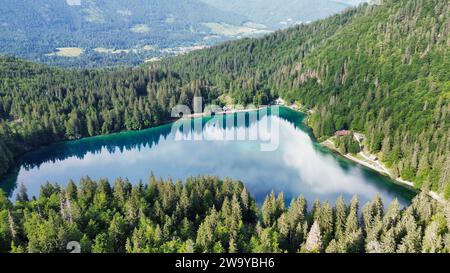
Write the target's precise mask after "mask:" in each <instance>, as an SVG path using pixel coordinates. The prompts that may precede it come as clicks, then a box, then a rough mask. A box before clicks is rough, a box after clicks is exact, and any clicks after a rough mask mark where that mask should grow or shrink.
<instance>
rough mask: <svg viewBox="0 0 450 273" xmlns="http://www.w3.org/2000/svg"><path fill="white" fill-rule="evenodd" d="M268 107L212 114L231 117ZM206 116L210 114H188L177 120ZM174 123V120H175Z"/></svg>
mask: <svg viewBox="0 0 450 273" xmlns="http://www.w3.org/2000/svg"><path fill="white" fill-rule="evenodd" d="M269 107H270V106H267V105H264V106H260V107H258V108H249V109H233V108H231V109H230V110H228V111H220V112H213V113H214V115H231V114H236V113H248V112H253V111H259V110H263V109H266V108H269ZM207 116H212V115H211V113H205V112H201V113H194V114H189V115H186V116H184V115H183V116H182V117H180V118H179V119H177V120H180V119H192V118H201V117H207ZM175 121H176V120H175Z"/></svg>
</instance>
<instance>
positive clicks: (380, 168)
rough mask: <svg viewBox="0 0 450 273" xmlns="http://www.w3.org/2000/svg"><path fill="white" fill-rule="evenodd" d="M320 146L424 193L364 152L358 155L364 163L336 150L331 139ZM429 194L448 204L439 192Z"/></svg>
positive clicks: (399, 183)
mask: <svg viewBox="0 0 450 273" xmlns="http://www.w3.org/2000/svg"><path fill="white" fill-rule="evenodd" d="M319 144H320V145H321V146H322V147H325V148H327V149H329V150H332V151H334V152H336V153H337V154H338V155H340V156H342V157H344V158H346V159H348V160H350V161H352V162H354V163H356V164H359V165H362V166H364V167H366V168H369V169H371V170H373V171H376V172H377V173H379V174H381V175H386V176H388V177H389V178H391V180H392V181H393V183H395V184H398V185H401V186H403V187H407V188H410V189H412V190H414V191H417V192H422V190H420V189H417V188H415V187H414V183H413V182H411V181H407V180H404V179H402V178H401V177H397V178H393V177H392V174H391V172H390V171H389V169H388V168H386V167H385V166H384V165H383V164H382V163H381V162H378V161H375V160H372V159H370V158H369V156H367V155H366V154H364V152H359V153H358V154H357V155H360V156H361V157H363V158H364V160H366V161H364V160H362V159H359V158H357V157H356V156H354V155H352V154H343V153H341V152H340V151H339V150H338V149H337V148H336V146H335V145H334V142H333V141H332V140H330V139H327V140H325V141H323V142H321V143H319ZM427 194H428V196H430V197H431V198H433V199H434V200H436V201H438V202H439V203H442V204H445V203H446V201H445V199H444V198H443V197H442V196H441V195H439V194H438V193H437V192H434V191H429V192H427Z"/></svg>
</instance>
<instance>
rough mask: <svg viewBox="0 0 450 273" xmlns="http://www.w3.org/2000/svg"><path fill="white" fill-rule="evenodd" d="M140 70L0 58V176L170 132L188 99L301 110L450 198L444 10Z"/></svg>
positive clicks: (277, 37)
mask: <svg viewBox="0 0 450 273" xmlns="http://www.w3.org/2000/svg"><path fill="white" fill-rule="evenodd" d="M383 2H384V4H383V5H381V6H369V5H364V6H361V7H359V8H355V9H351V10H349V11H346V12H344V13H342V14H339V15H335V16H332V17H330V18H328V19H325V20H320V21H317V22H313V23H311V24H303V25H299V26H296V27H294V28H291V29H288V30H285V31H278V32H276V33H274V34H270V35H267V36H265V37H263V38H259V39H244V40H240V41H235V42H228V43H225V44H223V45H220V46H216V47H213V48H210V49H207V50H201V51H196V52H193V53H190V54H187V55H184V56H180V57H175V58H170V59H167V60H164V61H162V62H160V63H155V64H152V65H151V66H150V67H139V68H117V69H97V70H62V69H57V68H51V67H46V66H42V65H38V64H34V63H30V62H25V61H21V60H18V59H15V58H11V57H0V118H1V120H0V174H4V173H6V172H7V171H8V169H9V168H10V167H11V166H12V165H13V163H14V161H15V160H17V157H18V156H20V155H21V154H22V153H24V152H26V151H29V150H31V149H34V148H36V147H39V146H41V145H45V144H48V143H53V142H56V141H61V140H67V139H77V138H81V137H86V136H94V135H99V134H108V133H112V132H117V131H121V130H139V129H142V128H146V127H150V126H155V125H158V124H161V123H163V122H166V121H168V120H170V115H169V113H170V109H171V108H172V107H173V106H174V105H176V104H187V105H190V104H191V101H192V98H193V97H194V96H203V98H204V100H205V101H206V102H217V100H218V98H219V97H220V96H221V95H223V94H228V95H230V96H231V97H232V98H233V100H234V102H235V103H242V104H248V103H254V104H267V103H269V102H271V101H272V100H273V99H274V98H277V97H278V96H281V97H282V98H284V99H286V100H288V101H290V102H294V101H295V102H297V103H301V104H302V105H304V106H305V107H307V108H309V109H312V112H313V114H312V116H311V118H310V123H311V126H312V128H313V131H314V133H315V135H316V136H317V137H318V138H319V139H324V138H326V137H329V136H331V135H333V134H334V132H335V131H336V130H340V129H349V130H355V131H360V132H363V133H364V134H365V135H366V136H367V141H366V145H365V148H366V149H368V150H369V151H370V152H372V153H377V154H379V156H380V158H381V159H382V160H383V161H384V162H385V163H386V164H387V165H388V166H389V167H390V168H392V170H393V173H394V176H400V177H402V178H404V179H407V180H411V181H413V182H414V183H415V186H416V187H417V188H425V189H432V190H435V191H438V192H443V193H444V194H445V195H446V197H447V198H449V197H450V116H449V115H450V103H449V101H450V69H449V68H450V56H449V48H450V16H449V15H450V5H449V3H448V1H447V0H396V1H394V0H386V1H383Z"/></svg>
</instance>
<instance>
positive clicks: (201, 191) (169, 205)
mask: <svg viewBox="0 0 450 273" xmlns="http://www.w3.org/2000/svg"><path fill="white" fill-rule="evenodd" d="M79 185H80V186H78V187H77V186H76V185H75V183H73V182H71V183H69V185H68V186H67V188H65V189H63V188H61V187H59V186H58V185H52V184H47V185H45V186H42V188H41V194H40V196H39V197H38V198H37V199H31V198H30V197H29V196H28V195H27V193H26V189H25V188H23V187H21V189H20V191H19V194H18V196H17V201H16V203H15V204H14V205H13V204H12V203H11V202H10V201H9V200H8V198H7V197H6V196H5V195H4V193H3V192H2V191H1V190H0V252H33V253H36V252H43V253H49V252H66V251H67V244H68V242H71V241H76V242H79V243H80V246H81V252H83V253H88V252H95V253H117V252H119V253H123V252H127V253H161V252H163V253H173V252H181V253H190V252H200V253H202V252H205V253H224V252H231V253H239V252H246V253H248V252H255V253H281V252H294V253H295V252H327V253H336V252H338V253H342V252H344V253H345V252H371V253H395V252H399V253H418V252H431V253H435V252H446V253H448V252H450V233H449V230H450V208H449V207H448V206H447V207H444V206H443V205H440V204H439V205H438V204H437V203H436V201H434V200H430V199H429V198H428V197H427V196H426V194H421V195H419V196H417V197H416V198H415V199H414V201H413V202H412V204H411V206H409V207H407V208H404V209H402V208H401V207H400V205H399V203H398V202H397V201H394V202H393V203H392V204H390V205H387V209H385V208H384V205H383V203H382V201H381V199H380V198H379V197H375V198H374V199H373V201H371V202H370V203H368V204H366V205H365V206H364V207H363V208H362V209H361V210H360V207H359V206H360V204H359V202H358V199H357V198H356V197H355V198H353V199H352V200H351V202H350V203H349V204H347V203H346V202H345V201H344V199H343V198H339V199H338V200H337V201H336V204H335V205H334V206H332V205H331V204H330V203H328V202H324V203H321V202H319V201H315V202H314V203H313V204H307V202H306V200H305V199H304V198H303V197H301V196H300V197H298V198H296V199H293V200H292V202H291V203H290V205H289V208H287V206H286V204H285V201H284V198H283V195H282V194H280V195H278V196H276V195H275V194H274V193H271V194H270V195H269V196H267V198H266V200H265V201H264V204H263V206H262V208H261V210H260V209H258V207H257V206H256V204H255V201H254V199H253V198H252V197H251V196H250V195H249V193H248V191H247V190H246V188H245V187H244V186H243V184H242V183H241V182H238V181H231V180H225V181H221V180H219V179H218V178H215V177H196V178H190V179H188V180H187V181H186V182H185V183H182V182H181V181H179V182H176V183H174V182H173V181H171V180H167V181H162V180H157V179H155V177H153V176H152V177H150V179H149V182H148V183H145V184H142V183H141V184H139V185H134V186H132V185H131V184H130V182H128V181H126V180H121V179H117V180H116V181H115V183H114V186H111V185H110V184H109V183H108V181H105V180H101V181H98V182H95V181H92V180H91V179H89V178H85V179H83V180H82V181H80V184H79Z"/></svg>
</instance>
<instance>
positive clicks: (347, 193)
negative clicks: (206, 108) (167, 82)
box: [17, 116, 408, 204]
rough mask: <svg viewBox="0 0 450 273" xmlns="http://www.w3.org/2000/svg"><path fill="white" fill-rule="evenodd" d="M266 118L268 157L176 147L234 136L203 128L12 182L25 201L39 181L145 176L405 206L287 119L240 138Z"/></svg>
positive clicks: (235, 148) (219, 145)
mask: <svg viewBox="0 0 450 273" xmlns="http://www.w3.org/2000/svg"><path fill="white" fill-rule="evenodd" d="M268 119H270V120H271V122H272V123H273V124H276V125H278V126H279V128H280V130H279V134H280V136H279V137H280V143H279V147H278V149H277V150H275V151H271V152H261V151H260V144H261V142H262V141H223V140H204V141H192V140H184V141H183V140H182V141H179V139H180V138H185V139H198V138H199V137H200V136H203V137H204V138H205V139H222V137H221V136H223V135H228V134H231V133H233V130H234V128H230V127H226V126H225V128H224V127H221V126H213V125H211V124H208V125H207V126H206V127H205V128H203V131H195V130H194V131H190V132H188V133H187V134H181V133H177V134H180V135H174V134H173V133H170V134H167V135H164V134H161V135H160V136H159V139H158V138H157V137H156V139H155V137H153V138H152V139H153V140H152V142H150V143H148V144H143V145H137V146H136V147H133V148H129V149H128V148H126V149H124V148H123V147H120V146H118V147H117V149H112V148H111V147H104V146H102V148H101V149H99V150H95V151H92V152H91V151H88V152H86V153H85V154H84V155H83V156H75V155H73V156H68V157H66V158H64V159H57V160H51V161H46V162H43V163H42V164H39V165H38V166H34V167H30V168H24V167H22V168H21V169H20V171H19V173H18V177H17V181H20V182H23V183H25V185H26V186H27V188H28V190H29V194H30V195H37V194H38V193H39V187H40V184H41V183H44V182H45V181H47V180H48V181H50V182H58V183H62V184H64V183H67V182H68V181H69V179H73V180H74V181H79V180H80V178H81V177H83V176H89V177H91V178H92V179H99V178H104V177H106V178H108V179H109V180H110V181H111V182H112V181H113V180H114V178H116V177H123V178H125V177H126V178H129V179H130V181H132V182H138V181H139V180H142V181H143V182H146V181H147V179H148V177H149V174H150V173H151V172H152V171H153V172H154V173H155V175H157V176H159V177H163V178H167V177H171V178H173V179H175V180H176V179H185V178H186V177H189V176H194V175H205V174H206V175H217V176H219V177H221V178H225V177H231V178H233V179H238V180H241V181H243V182H245V185H246V186H247V187H248V188H249V190H250V192H251V193H252V194H253V196H255V197H256V199H257V201H258V202H261V201H262V200H263V199H264V197H265V196H266V195H267V194H268V193H270V192H271V191H272V190H274V191H275V192H284V194H285V197H286V198H287V199H288V200H287V201H289V199H290V198H292V197H296V196H298V195H300V194H302V195H304V196H305V197H306V198H307V199H308V201H309V202H312V201H313V200H314V199H315V198H320V199H322V200H324V201H325V200H329V201H331V202H334V201H335V199H336V198H337V197H338V196H339V195H341V194H342V195H344V197H345V198H346V199H347V200H348V199H350V198H351V196H352V195H355V194H356V195H358V196H359V197H360V199H361V201H362V202H366V201H368V200H369V199H371V198H373V196H374V195H375V194H377V193H378V194H380V195H381V196H382V198H383V199H384V201H385V202H390V201H391V200H392V199H393V198H395V197H398V198H399V200H400V202H401V203H402V204H406V203H407V202H408V200H407V199H408V198H407V197H408V194H405V192H403V191H399V190H398V189H397V188H396V189H393V186H392V185H389V184H387V183H384V182H383V181H384V180H386V178H384V177H381V176H379V175H375V174H374V173H370V172H368V171H367V170H364V169H362V168H361V167H359V166H356V165H353V164H347V163H346V165H345V166H343V165H342V164H343V163H342V162H339V161H338V160H337V159H336V157H335V156H334V155H332V154H330V153H324V152H322V151H320V150H318V149H317V147H316V146H315V144H314V142H313V141H312V139H311V138H310V136H309V135H308V134H307V133H306V132H304V131H302V130H301V128H299V127H297V126H295V125H294V124H293V123H292V122H290V121H289V120H287V119H284V118H281V117H278V116H265V117H262V118H261V119H260V120H259V121H258V122H256V123H252V124H248V127H239V128H238V130H241V132H240V133H242V130H245V131H246V134H248V133H249V132H254V131H255V130H257V128H258V125H259V124H260V123H261V122H267V121H268ZM260 129H261V127H260ZM266 130H267V128H266ZM155 133H157V132H156V131H155ZM259 133H260V134H261V135H262V136H264V139H267V136H268V135H270V134H269V131H264V130H263V131H261V132H259ZM130 137H132V136H130ZM177 139H178V140H177ZM155 140H158V141H155ZM151 143H154V145H150V144H151ZM80 145H82V144H80Z"/></svg>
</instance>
